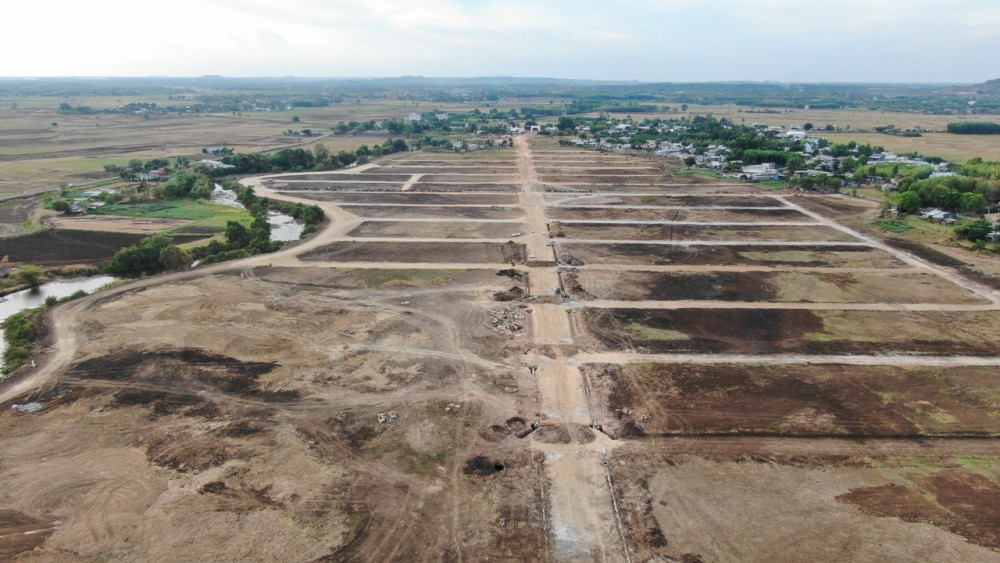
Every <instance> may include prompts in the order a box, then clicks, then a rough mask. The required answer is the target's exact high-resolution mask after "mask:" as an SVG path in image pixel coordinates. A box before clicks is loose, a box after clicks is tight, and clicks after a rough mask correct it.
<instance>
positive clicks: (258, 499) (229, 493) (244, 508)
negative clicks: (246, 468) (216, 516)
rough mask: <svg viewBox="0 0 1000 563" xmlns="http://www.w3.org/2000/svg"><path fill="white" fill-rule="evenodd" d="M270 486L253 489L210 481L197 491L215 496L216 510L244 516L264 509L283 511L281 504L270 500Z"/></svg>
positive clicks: (246, 486) (224, 482) (239, 484)
mask: <svg viewBox="0 0 1000 563" xmlns="http://www.w3.org/2000/svg"><path fill="white" fill-rule="evenodd" d="M271 487H272V486H271V485H266V486H264V487H262V488H255V487H252V486H248V485H246V484H244V483H238V484H236V483H228V482H226V481H212V482H209V483H205V484H204V485H202V486H201V488H199V489H198V493H199V494H202V495H215V496H216V503H217V505H216V506H217V508H216V510H221V511H226V512H234V513H236V514H244V513H247V512H250V511H253V510H260V509H264V508H276V509H284V508H285V506H284V504H283V503H281V502H278V501H276V500H274V499H273V498H271Z"/></svg>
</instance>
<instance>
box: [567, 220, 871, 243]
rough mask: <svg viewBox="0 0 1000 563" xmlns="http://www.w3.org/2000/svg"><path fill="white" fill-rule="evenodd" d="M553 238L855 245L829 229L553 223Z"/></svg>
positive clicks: (853, 239)
mask: <svg viewBox="0 0 1000 563" xmlns="http://www.w3.org/2000/svg"><path fill="white" fill-rule="evenodd" d="M549 231H550V233H552V235H553V236H560V235H558V234H557V232H561V236H562V237H565V238H566V239H585V240H638V241H642V240H663V241H791V242H800V241H802V242H855V241H857V239H856V238H854V237H852V236H851V235H849V234H847V233H844V232H841V231H838V230H836V229H832V228H830V227H826V226H815V227H797V226H732V225H678V224H665V225H628V224H614V223H594V224H583V223H558V224H556V223H550V224H549Z"/></svg>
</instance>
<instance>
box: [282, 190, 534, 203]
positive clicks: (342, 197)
mask: <svg viewBox="0 0 1000 563" xmlns="http://www.w3.org/2000/svg"><path fill="white" fill-rule="evenodd" d="M297 195H298V194H297ZM300 197H306V198H308V199H314V200H316V201H330V202H333V203H345V204H352V203H356V204H360V203H377V204H402V205H442V206H447V205H489V206H491V207H492V206H499V207H506V206H509V205H515V204H517V203H518V201H517V196H516V195H513V194H509V193H502V194H501V193H495V194H490V193H477V194H435V193H427V192H419V193H416V192H412V191H411V192H394V193H380V194H373V193H370V192H365V193H357V192H340V193H310V194H302V195H301V196H300Z"/></svg>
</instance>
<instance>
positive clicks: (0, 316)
mask: <svg viewBox="0 0 1000 563" xmlns="http://www.w3.org/2000/svg"><path fill="white" fill-rule="evenodd" d="M116 279H118V278H116V277H114V276H93V277H89V278H79V279H71V280H62V281H55V282H50V283H47V284H43V285H40V286H38V287H36V288H34V289H25V290H23V291H18V292H17V293H11V294H10V295H6V296H4V297H0V322H3V321H4V320H6V319H7V318H8V317H10V316H11V315H14V314H16V313H20V312H21V311H26V310H28V309H34V308H36V307H41V306H42V305H44V304H45V300H46V299H47V298H49V297H55V298H56V299H62V298H63V297H69V296H70V295H73V294H74V293H76V292H77V291H81V290H82V291H85V292H87V293H93V292H95V291H97V290H98V289H101V288H102V287H104V286H106V285H108V284H109V283H111V282H113V281H115V280H116ZM5 350H7V341H6V340H5V339H4V337H3V333H2V332H0V368H3V365H4V364H3V353H4V351H5Z"/></svg>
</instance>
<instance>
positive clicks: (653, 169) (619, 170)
mask: <svg viewBox="0 0 1000 563" xmlns="http://www.w3.org/2000/svg"><path fill="white" fill-rule="evenodd" d="M535 169H536V170H537V171H538V173H539V174H542V175H546V176H548V175H559V174H585V175H587V176H596V177H600V176H634V175H637V174H641V175H647V174H652V175H654V176H660V175H662V174H663V169H662V168H660V167H659V166H628V167H610V166H608V167H602V168H587V167H581V166H564V165H559V166H538V165H537V163H536V166H535Z"/></svg>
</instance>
